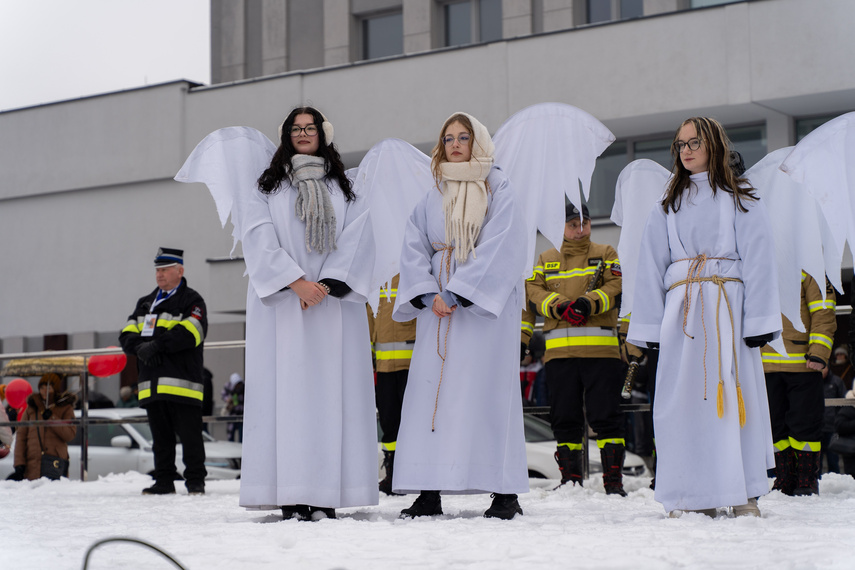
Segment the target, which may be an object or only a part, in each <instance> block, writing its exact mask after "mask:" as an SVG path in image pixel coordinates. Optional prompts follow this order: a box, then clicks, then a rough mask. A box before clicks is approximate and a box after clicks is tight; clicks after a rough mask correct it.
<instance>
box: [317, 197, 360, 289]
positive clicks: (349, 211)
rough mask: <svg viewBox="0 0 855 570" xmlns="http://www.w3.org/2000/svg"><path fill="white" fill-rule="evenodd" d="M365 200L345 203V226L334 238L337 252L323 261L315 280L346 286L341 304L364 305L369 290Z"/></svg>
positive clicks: (357, 199) (330, 254)
mask: <svg viewBox="0 0 855 570" xmlns="http://www.w3.org/2000/svg"><path fill="white" fill-rule="evenodd" d="M367 203H368V202H367V200H366V199H365V198H364V197H363V196H357V198H356V199H355V200H353V201H352V202H346V206H345V214H344V226H343V227H342V230H341V234H339V235H338V237H336V249H334V250H333V251H331V252H330V253H329V255H328V256H327V258H326V260H324V265H323V267H322V268H321V271H320V273H319V276H318V279H319V280H320V279H325V278H328V279H336V280H338V281H343V282H344V283H347V285H348V287H350V292H348V293H347V294H346V295H345V296H343V297H342V298H341V300H342V301H349V302H353V303H362V304H365V303H366V302H367V301H368V295H369V292H370V290H371V275H372V272H373V270H374V234H373V231H372V228H371V214H370V213H369V211H368V208H367Z"/></svg>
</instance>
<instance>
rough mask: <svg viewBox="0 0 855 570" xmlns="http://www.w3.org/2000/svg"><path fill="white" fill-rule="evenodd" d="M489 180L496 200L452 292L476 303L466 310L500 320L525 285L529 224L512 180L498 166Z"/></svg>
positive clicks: (458, 270)
mask: <svg viewBox="0 0 855 570" xmlns="http://www.w3.org/2000/svg"><path fill="white" fill-rule="evenodd" d="M487 181H488V182H489V184H490V188H491V191H492V193H493V200H492V203H491V204H490V206H489V208H488V212H487V216H485V218H484V224H483V226H482V227H481V234H480V235H479V236H478V242H477V244H476V246H475V250H474V255H470V257H469V259H467V260H466V263H463V264H459V265H457V268H456V269H455V270H454V275H452V277H451V280H450V281H449V282H448V289H449V290H450V291H451V292H452V293H454V294H455V295H458V296H461V297H464V298H466V299H468V300H469V301H472V303H473V305H472V306H470V307H467V308H464V310H469V311H472V312H474V313H475V314H477V315H478V316H481V317H486V318H489V319H496V318H498V316H499V315H500V314H501V313H502V311H503V310H504V308H505V305H506V304H507V302H508V297H509V296H510V295H511V293H512V292H513V291H514V289H515V288H517V287H521V286H522V283H523V281H522V275H523V272H524V267H525V265H526V256H527V242H526V230H525V222H524V219H523V216H522V213H521V210H520V209H519V208H518V207H517V204H516V195H515V194H514V192H513V191H512V188H511V182H510V181H509V180H508V177H507V176H505V174H504V173H503V172H502V171H501V170H500V169H499V168H496V167H494V168H493V170H492V172H491V173H490V176H489V177H488V178H487ZM461 308H463V307H461Z"/></svg>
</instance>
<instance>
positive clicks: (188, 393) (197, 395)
mask: <svg viewBox="0 0 855 570" xmlns="http://www.w3.org/2000/svg"><path fill="white" fill-rule="evenodd" d="M157 393H158V394H172V395H173V396H183V397H185V398H193V399H194V400H199V401H200V402H201V401H202V398H203V395H202V392H200V391H198V390H191V389H189V388H182V387H180V386H169V385H163V384H158V385H157Z"/></svg>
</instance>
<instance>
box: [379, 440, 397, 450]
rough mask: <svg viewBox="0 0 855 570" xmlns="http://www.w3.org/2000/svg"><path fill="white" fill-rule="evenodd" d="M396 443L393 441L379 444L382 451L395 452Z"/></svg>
mask: <svg viewBox="0 0 855 570" xmlns="http://www.w3.org/2000/svg"><path fill="white" fill-rule="evenodd" d="M397 443H398V442H397V441H393V442H391V443H381V444H380V446H381V447H382V448H383V451H395V445H396V444H397Z"/></svg>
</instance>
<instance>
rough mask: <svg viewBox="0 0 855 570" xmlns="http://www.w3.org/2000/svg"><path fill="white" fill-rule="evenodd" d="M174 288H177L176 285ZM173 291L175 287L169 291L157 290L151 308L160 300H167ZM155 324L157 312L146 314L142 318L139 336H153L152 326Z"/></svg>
mask: <svg viewBox="0 0 855 570" xmlns="http://www.w3.org/2000/svg"><path fill="white" fill-rule="evenodd" d="M176 289H177V287H176ZM173 291H175V289H173V290H172V291H170V292H169V293H164V292H163V291H158V292H157V297H155V300H154V303H152V304H151V309H152V310H154V308H155V307H156V306H157V305H158V303H160V302H161V301H165V300H167V299H168V298H169V297H170V296H171V295H172V293H173ZM156 326H157V313H148V314H146V316H145V319H144V320H143V329H142V332H141V333H140V336H153V335H154V327H156Z"/></svg>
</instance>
